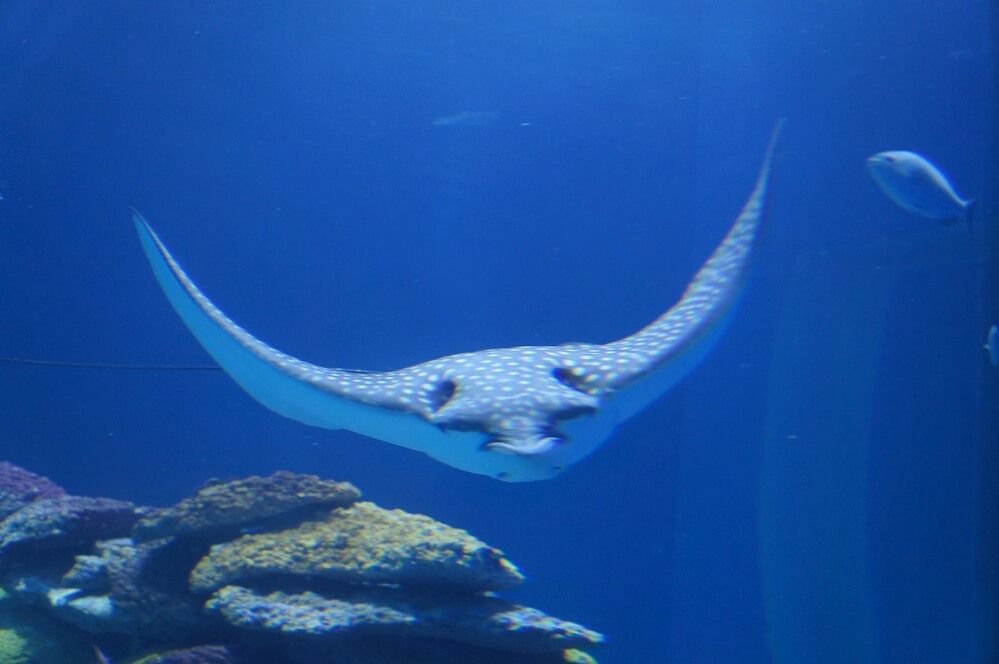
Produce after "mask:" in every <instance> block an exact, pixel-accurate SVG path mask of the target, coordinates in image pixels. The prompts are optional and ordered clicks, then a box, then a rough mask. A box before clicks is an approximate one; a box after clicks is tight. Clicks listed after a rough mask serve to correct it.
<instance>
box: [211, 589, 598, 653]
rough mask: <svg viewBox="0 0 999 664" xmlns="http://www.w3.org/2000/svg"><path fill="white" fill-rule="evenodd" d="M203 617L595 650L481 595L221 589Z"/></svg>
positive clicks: (311, 630) (532, 648)
mask: <svg viewBox="0 0 999 664" xmlns="http://www.w3.org/2000/svg"><path fill="white" fill-rule="evenodd" d="M205 608H206V610H207V611H208V612H209V613H215V614H218V615H219V616H221V617H222V618H223V619H224V620H225V621H226V622H227V623H229V624H230V625H233V626H235V627H239V628H242V629H247V630H252V631H256V632H263V633H267V634H272V635H276V636H280V637H285V638H298V639H313V640H318V639H322V640H323V641H324V642H327V643H329V644H331V646H332V645H333V644H334V643H336V641H337V640H338V639H341V640H342V638H343V637H349V638H358V637H391V638H417V637H421V638H432V639H442V640H448V641H458V642H461V643H466V644H469V645H473V646H479V647H482V648H494V649H499V650H506V651H511V652H525V653H533V652H552V651H554V652H558V651H561V650H562V649H564V648H566V647H570V646H582V645H593V644H595V643H599V642H600V641H601V638H602V637H601V636H600V635H599V634H597V633H596V632H592V631H590V630H588V629H586V628H584V627H582V626H580V625H577V624H575V623H571V622H567V621H564V620H558V619H557V618H552V617H551V616H547V615H545V614H544V613H542V612H540V611H538V610H537V609H530V608H526V607H522V606H517V605H515V604H511V603H510V602H507V601H505V600H501V599H499V598H496V597H490V596H485V595H461V596H458V597H453V596H444V597H441V596H435V595H431V594H414V593H413V592H410V591H399V590H398V589H394V588H383V587H367V588H358V589H352V590H350V591H340V592H339V597H326V596H323V595H320V594H318V593H315V592H311V591H306V592H302V593H295V594H290V593H285V592H281V591H275V592H272V593H269V594H267V595H264V594H261V593H258V592H255V591H253V590H250V589H248V588H242V587H240V586H226V587H225V588H222V589H221V590H219V591H217V592H216V593H215V594H213V595H212V596H211V598H209V600H208V602H207V603H206V604H205Z"/></svg>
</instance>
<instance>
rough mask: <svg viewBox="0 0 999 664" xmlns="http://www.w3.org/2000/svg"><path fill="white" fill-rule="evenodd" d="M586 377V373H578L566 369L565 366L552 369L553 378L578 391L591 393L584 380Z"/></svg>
mask: <svg viewBox="0 0 999 664" xmlns="http://www.w3.org/2000/svg"><path fill="white" fill-rule="evenodd" d="M585 377H586V376H585V375H576V374H575V373H573V371H572V369H566V368H565V367H555V368H554V369H552V378H554V379H555V380H557V381H558V382H560V383H562V384H563V385H565V386H566V387H569V388H572V389H574V390H576V391H577V392H582V393H583V394H589V393H590V392H589V389H587V387H586V382H585V381H584V378H585Z"/></svg>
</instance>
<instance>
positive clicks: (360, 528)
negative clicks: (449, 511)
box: [190, 502, 524, 593]
mask: <svg viewBox="0 0 999 664" xmlns="http://www.w3.org/2000/svg"><path fill="white" fill-rule="evenodd" d="M274 576H296V577H307V578H312V579H324V580H331V581H338V582H345V583H395V584H428V585H429V584H433V585H434V586H436V587H438V588H451V589H457V590H472V591H475V590H490V589H500V588H509V587H511V586H515V585H517V584H519V583H520V582H521V581H523V578H524V577H523V575H521V573H520V572H519V571H518V570H517V567H516V566H515V565H514V564H513V563H511V562H510V561H509V560H507V559H506V558H505V557H504V555H503V552H502V551H500V550H499V549H494V548H492V547H490V546H487V545H486V544H484V543H483V542H481V541H480V540H478V539H476V538H475V537H472V536H471V535H469V534H468V533H467V532H465V531H464V530H460V529H458V528H452V527H451V526H447V525H444V524H442V523H439V522H438V521H435V520H433V519H431V518H430V517H427V516H423V515H418V514H409V513H407V512H403V511H402V510H386V509H382V508H381V507H378V506H377V505H374V504H372V503H367V502H362V503H357V504H355V505H352V506H351V507H348V508H344V509H334V510H332V511H330V512H329V514H327V515H326V516H325V518H323V519H322V520H316V521H307V522H305V523H302V524H301V525H299V526H297V527H295V528H291V529H289V530H283V531H279V532H270V533H260V534H255V535H244V536H243V537H240V538H239V539H237V540H235V541H233V542H227V543H225V544H217V545H215V546H213V547H212V548H211V551H210V552H209V553H208V555H207V556H205V557H204V558H203V559H202V560H201V561H200V562H199V563H198V565H197V566H196V567H195V568H194V570H193V571H192V572H191V576H190V583H191V589H192V590H193V591H195V592H198V593H204V592H209V591H211V590H215V589H217V588H220V587H222V586H224V585H227V584H230V583H239V582H243V581H246V580H249V579H254V578H261V577H274Z"/></svg>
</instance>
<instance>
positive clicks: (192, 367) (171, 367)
mask: <svg viewBox="0 0 999 664" xmlns="http://www.w3.org/2000/svg"><path fill="white" fill-rule="evenodd" d="M0 363H4V364H27V365H30V366H36V367H53V368H62V369H115V370H121V371H221V370H222V367H219V366H216V365H214V364H118V363H114V362H63V361H60V360H35V359H32V358H27V357H0Z"/></svg>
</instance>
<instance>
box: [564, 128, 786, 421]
mask: <svg viewBox="0 0 999 664" xmlns="http://www.w3.org/2000/svg"><path fill="white" fill-rule="evenodd" d="M782 124H783V122H782V121H781V122H778V123H777V126H776V127H775V128H774V131H773V134H772V135H771V138H770V142H769V145H768V146H767V150H766V154H765V156H764V159H763V164H762V166H761V167H760V171H759V174H758V175H757V178H756V184H755V186H754V187H753V191H752V193H751V194H750V196H749V198H748V199H747V200H746V203H745V204H744V205H743V208H742V211H741V212H740V213H739V216H738V217H737V218H736V220H735V221H734V222H733V224H732V226H731V228H730V229H729V231H728V233H727V234H726V235H725V237H724V238H723V239H722V241H721V242H720V243H719V244H718V246H717V247H716V248H715V250H714V252H713V253H712V254H711V256H710V257H709V258H708V259H707V260H706V261H705V262H704V264H703V265H702V266H701V268H700V269H699V270H698V271H697V274H696V275H695V276H694V278H693V280H691V282H690V284H689V285H688V286H687V288H686V290H685V291H684V293H683V296H682V297H681V298H680V300H679V301H678V302H677V303H676V304H674V305H673V306H672V307H670V309H669V310H668V311H666V312H665V313H664V314H662V315H661V316H659V317H658V318H657V319H656V320H654V321H652V322H651V323H650V324H649V325H647V326H645V327H644V328H642V329H641V330H639V331H638V332H636V333H634V334H632V335H630V336H627V337H625V338H623V339H620V340H618V341H613V342H611V343H607V344H603V345H600V346H596V347H594V348H591V349H589V352H588V353H587V356H588V358H589V361H588V362H582V363H579V364H577V365H576V366H575V367H574V368H573V369H572V372H571V374H569V380H570V381H572V382H573V383H574V384H575V386H576V387H577V388H578V389H581V390H584V391H586V392H587V393H589V394H592V395H594V396H598V397H600V398H601V400H602V401H603V403H604V404H605V405H610V404H613V405H614V406H615V407H616V410H617V413H618V415H619V416H620V417H621V418H622V419H623V418H627V417H630V416H631V415H633V414H635V413H636V412H637V411H638V410H640V409H642V408H643V407H644V406H646V405H647V404H648V403H649V402H651V401H652V400H654V399H655V398H656V397H658V396H659V395H660V394H662V393H663V392H664V391H665V390H667V389H668V388H669V387H671V386H672V385H673V384H675V383H676V382H677V381H679V380H680V379H681V378H683V377H684V376H685V375H686V374H687V373H689V372H690V370H691V369H693V368H694V366H696V364H697V363H698V362H699V361H700V360H701V359H702V358H703V357H704V356H705V355H706V354H707V352H708V350H710V348H711V346H712V345H713V343H714V341H715V340H717V338H718V337H719V336H720V335H721V333H722V331H723V330H724V327H725V322H726V321H727V320H728V318H729V314H730V313H731V311H732V309H733V305H734V304H735V302H736V301H737V300H738V297H739V295H740V294H741V292H742V288H743V285H744V284H745V281H746V277H747V274H748V272H749V264H750V259H751V257H752V252H753V247H754V244H755V240H756V237H757V236H758V235H759V230H760V226H761V224H762V221H763V218H764V213H765V208H766V202H767V183H768V180H769V177H770V165H771V161H772V158H773V152H774V147H775V146H776V144H777V138H778V136H779V134H780V130H781V126H782Z"/></svg>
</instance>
